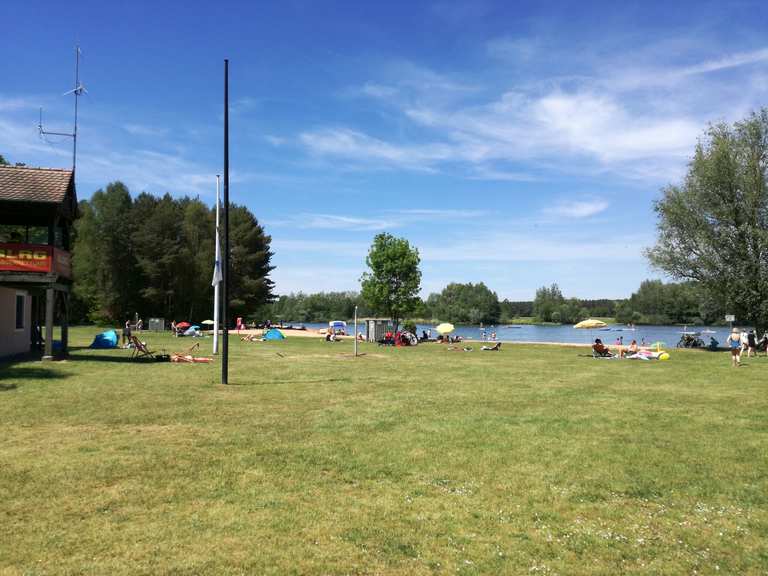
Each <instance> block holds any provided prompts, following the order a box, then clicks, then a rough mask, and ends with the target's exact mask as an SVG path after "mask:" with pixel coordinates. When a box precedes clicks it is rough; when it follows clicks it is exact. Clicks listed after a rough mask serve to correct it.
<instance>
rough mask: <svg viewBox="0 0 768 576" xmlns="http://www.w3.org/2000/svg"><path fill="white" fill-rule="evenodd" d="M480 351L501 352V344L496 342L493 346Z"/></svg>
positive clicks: (484, 347)
mask: <svg viewBox="0 0 768 576" xmlns="http://www.w3.org/2000/svg"><path fill="white" fill-rule="evenodd" d="M480 350H485V351H486V352H498V351H500V350H501V342H496V344H494V345H493V346H483V347H482V348H480Z"/></svg>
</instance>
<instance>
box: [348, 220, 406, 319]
mask: <svg viewBox="0 0 768 576" xmlns="http://www.w3.org/2000/svg"><path fill="white" fill-rule="evenodd" d="M420 261H421V260H420V258H419V251H418V250H417V249H416V248H412V247H411V245H410V244H409V243H408V240H406V239H405V238H396V237H394V236H392V235H391V234H387V233H382V234H377V235H376V236H375V237H374V239H373V244H371V248H370V250H369V252H368V257H367V258H366V263H367V264H368V268H369V269H370V271H369V272H365V273H364V274H363V276H362V277H361V278H360V281H361V286H362V291H361V294H362V296H363V299H364V300H365V301H366V302H367V303H368V305H369V306H370V307H371V308H372V309H373V311H374V312H375V313H377V314H386V315H387V316H388V317H389V318H391V319H392V323H393V324H394V325H395V327H397V326H398V325H399V323H400V320H402V319H403V318H405V316H406V315H407V314H409V313H410V312H411V311H413V310H414V309H415V308H416V306H417V305H418V303H419V296H418V294H419V288H420V285H421V271H420V270H419V263H420Z"/></svg>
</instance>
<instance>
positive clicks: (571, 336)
mask: <svg viewBox="0 0 768 576" xmlns="http://www.w3.org/2000/svg"><path fill="white" fill-rule="evenodd" d="M304 325H305V326H306V327H307V328H315V329H319V328H327V327H328V325H327V324H321V323H305V324H304ZM417 326H418V331H419V335H421V331H422V330H429V329H431V330H432V337H433V338H434V337H435V336H437V332H436V331H435V326H436V325H435V324H418V325H417ZM347 327H348V329H349V331H350V332H351V331H352V323H351V322H350V323H348V324H347ZM683 328H684V327H683V326H637V327H635V329H634V330H632V329H630V328H628V327H627V326H625V325H623V324H609V325H608V327H607V328H601V329H597V330H576V329H575V328H573V326H571V325H566V326H530V325H520V326H517V325H499V326H492V327H491V326H488V327H484V328H481V327H480V326H467V325H458V326H456V330H455V331H454V332H453V334H454V335H459V336H461V337H463V338H467V339H472V340H480V339H482V335H483V332H485V336H486V339H490V337H491V333H492V332H495V333H496V340H500V341H502V342H566V343H575V344H585V345H586V344H588V343H591V342H592V341H593V340H594V339H595V338H600V339H601V340H602V341H603V342H605V343H606V344H614V343H615V342H616V340H617V339H618V338H623V343H624V344H629V343H630V342H632V339H636V340H637V342H638V344H640V343H641V342H642V341H643V340H644V341H645V343H646V344H651V343H653V342H657V341H661V342H664V344H665V345H666V346H669V347H672V346H675V344H677V341H678V340H680V336H681V332H683ZM362 329H363V328H362V324H358V331H361V330H362ZM685 330H686V331H688V332H702V334H701V339H702V340H704V342H705V343H707V344H708V343H709V338H710V336H713V337H714V338H715V340H717V341H718V342H719V343H720V344H721V345H724V344H725V339H726V338H727V337H728V333H729V329H728V327H727V326H688V327H685ZM707 330H709V331H711V332H712V333H707V332H705V331H707Z"/></svg>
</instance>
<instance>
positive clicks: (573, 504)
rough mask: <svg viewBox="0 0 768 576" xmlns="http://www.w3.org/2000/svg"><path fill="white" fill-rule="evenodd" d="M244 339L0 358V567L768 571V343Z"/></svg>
mask: <svg viewBox="0 0 768 576" xmlns="http://www.w3.org/2000/svg"><path fill="white" fill-rule="evenodd" d="M94 332H95V330H94V329H75V330H74V334H73V341H74V342H73V344H74V345H75V346H80V347H84V346H85V345H87V344H88V343H89V342H90V340H91V337H92V335H93V333H94ZM143 339H145V340H146V341H148V342H149V344H150V346H151V347H152V348H155V349H162V348H165V349H167V350H168V351H174V350H178V349H180V348H182V347H183V346H184V345H189V344H190V341H189V340H188V339H183V340H174V339H172V338H170V337H168V336H164V335H154V334H151V333H144V335H143ZM202 342H203V344H202V346H203V347H204V349H207V350H210V343H211V340H210V339H205V340H203V341H202ZM231 346H232V350H231V352H232V354H231V360H230V362H231V376H230V380H231V383H232V385H230V386H222V385H220V384H219V383H218V381H219V373H220V365H219V364H218V363H214V364H212V365H176V364H170V363H150V362H130V361H129V360H128V358H129V355H130V351H127V350H110V351H92V350H88V349H85V348H79V349H76V350H74V351H73V353H72V355H71V358H70V359H69V360H68V361H66V362H55V363H41V362H22V363H15V364H0V426H2V433H0V574H110V575H113V574H130V575H135V574H280V575H284V574H339V575H341V574H606V575H608V574H610V575H616V574H764V573H766V572H768V381H767V379H766V374H768V359H766V358H763V357H761V358H758V359H753V360H751V361H746V362H745V364H746V366H744V367H742V368H739V369H732V368H731V367H730V366H729V357H728V355H727V353H708V352H696V351H680V352H678V351H674V350H673V351H672V359H671V360H670V361H668V362H640V361H618V360H617V361H612V360H611V361H609V360H593V359H591V358H586V357H583V356H581V355H583V354H586V352H587V349H586V348H584V349H577V348H569V347H551V346H523V345H505V346H504V347H503V349H502V351H501V352H500V353H492V352H480V351H479V350H478V347H477V346H476V347H475V351H474V352H471V353H464V352H449V351H447V350H446V349H445V347H444V346H441V345H437V344H431V345H422V346H419V347H417V348H403V349H400V348H398V349H394V348H381V347H377V346H375V345H365V344H364V345H361V352H363V353H365V355H364V356H362V357H359V358H356V359H355V358H353V357H352V355H351V353H352V343H351V341H347V342H344V343H338V344H332V343H325V342H322V341H315V340H307V339H299V338H293V339H288V340H286V341H283V342H270V343H261V342H259V343H241V342H239V341H236V338H234V339H233V341H232V344H231Z"/></svg>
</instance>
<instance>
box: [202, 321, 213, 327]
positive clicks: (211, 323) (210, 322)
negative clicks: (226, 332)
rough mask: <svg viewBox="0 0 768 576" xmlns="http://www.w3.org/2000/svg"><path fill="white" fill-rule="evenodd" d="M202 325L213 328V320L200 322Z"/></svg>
mask: <svg viewBox="0 0 768 576" xmlns="http://www.w3.org/2000/svg"><path fill="white" fill-rule="evenodd" d="M200 324H204V325H206V326H213V320H203V321H202V322H200Z"/></svg>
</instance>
